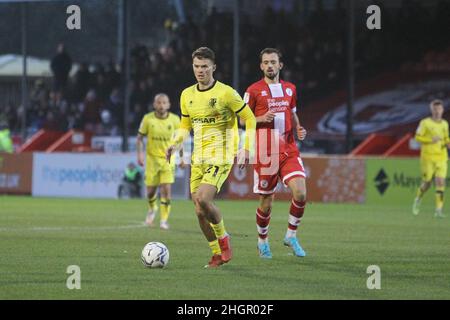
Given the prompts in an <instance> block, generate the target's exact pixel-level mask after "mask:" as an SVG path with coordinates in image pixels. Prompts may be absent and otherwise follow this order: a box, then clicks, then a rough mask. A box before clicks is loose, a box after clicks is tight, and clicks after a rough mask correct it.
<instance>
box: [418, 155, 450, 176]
mask: <svg viewBox="0 0 450 320" xmlns="http://www.w3.org/2000/svg"><path fill="white" fill-rule="evenodd" d="M420 169H421V171H422V180H423V181H427V182H428V181H431V179H433V177H437V178H444V179H445V178H446V177H447V160H440V159H439V160H437V159H420Z"/></svg>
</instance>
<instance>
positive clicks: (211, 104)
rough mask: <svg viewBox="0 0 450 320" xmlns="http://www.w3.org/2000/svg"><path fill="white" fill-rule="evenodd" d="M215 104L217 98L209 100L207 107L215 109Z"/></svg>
mask: <svg viewBox="0 0 450 320" xmlns="http://www.w3.org/2000/svg"><path fill="white" fill-rule="evenodd" d="M216 104H217V98H211V99H209V102H208V105H209V106H210V107H211V108H215V107H216Z"/></svg>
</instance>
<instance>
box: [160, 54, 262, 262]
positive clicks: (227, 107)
mask: <svg viewBox="0 0 450 320" xmlns="http://www.w3.org/2000/svg"><path fill="white" fill-rule="evenodd" d="M192 60H193V61H192V62H193V64H192V66H193V71H194V75H195V78H196V80H197V84H195V85H193V86H190V87H188V88H186V89H184V90H183V92H182V93H181V97H180V107H181V115H182V118H181V126H180V131H179V133H178V134H177V136H176V137H175V139H174V140H173V142H172V146H170V147H169V148H168V150H167V156H168V158H170V156H171V154H172V152H173V151H174V150H175V149H176V147H177V146H178V145H180V144H181V143H182V142H183V140H184V139H185V138H186V137H187V135H188V134H189V132H190V130H191V129H193V132H194V150H193V153H192V165H191V185H190V189H191V195H192V199H193V201H194V204H195V213H196V214H197V218H198V221H199V224H200V228H201V230H202V232H203V234H204V235H205V237H206V239H207V240H208V242H209V246H210V248H211V251H212V253H213V256H212V258H211V260H210V261H209V262H208V265H206V266H205V267H210V268H214V267H218V266H220V265H222V264H223V263H226V262H228V261H230V260H231V258H232V249H231V244H230V236H229V234H228V233H227V232H226V230H225V225H224V222H223V218H222V214H221V212H220V211H219V209H218V208H217V207H216V206H215V204H214V203H213V200H214V197H215V195H216V194H217V193H218V192H219V191H220V188H221V186H222V184H223V183H224V182H225V180H226V179H227V177H228V175H229V173H230V171H231V168H232V166H233V161H234V157H235V155H236V153H237V149H238V143H239V136H238V127H237V116H239V117H240V118H241V119H244V120H245V128H246V129H247V134H246V139H245V146H244V148H243V149H241V150H239V152H238V163H240V164H241V165H240V167H241V168H243V166H244V165H245V162H248V160H249V150H251V148H252V146H253V138H252V137H253V136H252V132H253V133H254V130H255V126H256V122H255V117H254V115H253V113H252V112H251V110H250V108H249V107H248V106H247V105H246V104H245V103H244V101H243V100H242V98H241V97H240V95H239V94H238V93H237V92H236V91H235V90H234V89H233V88H231V87H230V86H228V85H225V84H223V83H221V82H219V81H217V80H215V79H214V77H213V73H214V71H215V70H216V64H215V53H214V52H213V51H212V50H211V49H209V48H206V47H202V48H198V49H197V50H195V51H194V52H193V53H192Z"/></svg>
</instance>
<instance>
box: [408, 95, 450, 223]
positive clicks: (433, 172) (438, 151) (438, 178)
mask: <svg viewBox="0 0 450 320" xmlns="http://www.w3.org/2000/svg"><path fill="white" fill-rule="evenodd" d="M430 111H431V117H428V118H425V119H423V120H422V121H420V123H419V126H418V128H417V131H416V136H415V138H416V140H417V141H418V142H419V143H420V144H421V148H420V169H421V172H422V184H421V186H420V187H419V189H418V190H417V196H416V198H415V199H414V204H413V214H414V215H418V214H419V210H420V201H421V200H422V197H423V195H424V194H425V192H426V191H427V190H428V189H429V188H430V186H431V182H432V179H433V177H434V182H435V188H436V211H435V213H434V216H435V217H438V218H443V217H445V215H444V214H443V213H442V208H443V206H444V190H445V178H446V177H447V160H448V152H447V148H449V147H450V143H449V142H450V138H449V131H448V122H447V120H445V119H442V114H443V113H444V103H443V102H442V101H441V100H433V101H432V102H431V103H430Z"/></svg>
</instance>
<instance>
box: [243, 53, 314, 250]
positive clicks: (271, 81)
mask: <svg viewBox="0 0 450 320" xmlns="http://www.w3.org/2000/svg"><path fill="white" fill-rule="evenodd" d="M260 62H261V63H260V67H261V70H262V71H263V73H264V78H263V79H261V80H260V81H257V82H255V83H253V84H252V85H251V86H250V87H248V89H247V91H246V92H245V95H244V101H245V102H246V103H247V104H248V105H249V106H250V108H251V109H252V111H253V113H254V114H255V116H256V121H257V127H256V133H257V135H256V136H257V140H256V141H257V143H256V146H257V149H256V164H255V165H254V187H253V191H254V192H255V193H258V194H259V195H260V197H259V198H260V204H259V207H258V208H257V210H256V224H257V230H258V235H259V237H258V250H259V255H260V257H262V258H272V253H271V251H270V246H269V241H268V231H269V221H270V215H271V208H272V202H273V200H274V193H275V191H276V186H277V183H278V180H281V181H282V182H283V183H284V184H285V185H286V186H288V187H289V188H290V189H291V191H292V201H291V207H290V210H289V223H288V228H287V232H286V236H285V238H284V244H285V245H286V246H289V247H291V248H292V250H293V251H294V254H295V255H296V256H299V257H304V256H305V255H306V253H305V251H304V250H303V249H302V247H301V246H300V243H299V242H298V239H297V235H296V231H297V227H298V225H299V224H300V220H301V218H302V216H303V212H304V209H305V204H306V184H305V178H306V175H305V169H304V167H303V162H302V160H301V158H300V152H299V150H298V148H297V144H296V142H295V134H294V131H296V132H297V136H298V138H299V139H300V140H303V139H304V138H305V137H306V130H305V129H304V128H303V127H301V126H300V123H299V119H298V117H297V114H296V107H297V90H296V87H295V85H294V84H292V83H290V82H287V81H283V80H280V70H281V69H282V68H283V63H282V62H281V52H280V51H279V50H278V49H274V48H266V49H264V50H262V51H261V54H260Z"/></svg>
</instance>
